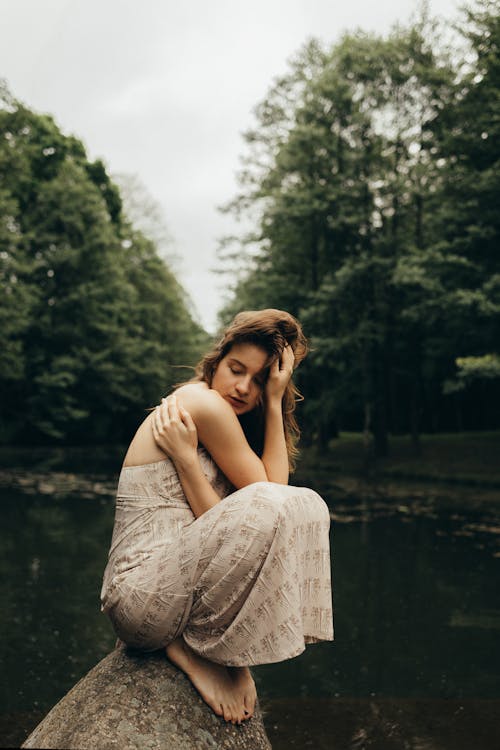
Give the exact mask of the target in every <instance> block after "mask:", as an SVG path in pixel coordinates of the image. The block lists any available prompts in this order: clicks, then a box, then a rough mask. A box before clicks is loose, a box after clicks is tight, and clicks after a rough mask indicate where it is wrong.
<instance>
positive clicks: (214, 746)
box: [22, 648, 271, 750]
mask: <svg viewBox="0 0 500 750" xmlns="http://www.w3.org/2000/svg"><path fill="white" fill-rule="evenodd" d="M22 747H23V748H67V749H68V750H95V749H96V748H99V750H111V749H112V750H222V749H224V750H226V749H227V750H233V749H234V750H240V748H241V750H270V748H271V745H270V743H269V740H268V738H267V736H266V732H265V729H264V725H263V723H262V716H261V713H260V710H259V709H258V708H257V710H256V712H255V715H254V716H253V717H252V718H251V719H249V720H247V721H244V722H243V723H242V724H241V725H239V726H238V725H233V724H230V723H229V724H228V723H226V722H225V721H224V719H222V718H220V717H219V716H216V715H215V714H214V712H213V711H212V710H211V709H210V708H209V707H208V706H207V705H206V703H204V701H203V700H202V699H201V697H200V696H199V695H198V693H197V691H196V690H195V689H194V687H193V686H192V685H191V683H190V682H189V680H188V679H187V678H186V677H185V676H184V674H183V673H182V672H180V671H179V670H178V669H177V668H176V667H174V666H173V665H172V664H171V663H170V662H169V661H168V660H167V658H166V657H165V655H164V654H163V653H162V652H156V653H154V654H137V653H131V652H129V651H127V650H125V649H121V648H118V649H115V651H113V652H112V653H110V654H109V655H108V656H106V658H105V659H103V660H102V661H101V662H99V664H97V666H95V667H94V668H93V669H92V670H91V671H90V672H89V673H88V674H87V675H86V676H85V677H83V678H82V679H81V680H80V682H78V683H77V684H76V685H75V687H74V688H72V689H71V690H70V691H69V693H68V694H67V695H65V696H64V698H63V699H62V700H60V701H59V703H58V704H57V705H56V706H54V708H53V709H52V710H51V711H50V712H49V713H48V714H47V716H46V717H45V718H44V719H43V721H41V722H40V724H39V725H38V726H37V727H36V728H35V729H34V730H33V732H32V733H31V734H30V736H29V737H28V739H27V740H26V741H25V742H24V744H23V745H22Z"/></svg>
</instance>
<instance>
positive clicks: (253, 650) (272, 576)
mask: <svg viewBox="0 0 500 750" xmlns="http://www.w3.org/2000/svg"><path fill="white" fill-rule="evenodd" d="M198 455H199V458H200V461H201V465H202V467H203V470H204V473H205V475H206V476H207V478H208V480H209V481H210V483H211V485H212V486H213V487H214V489H215V490H216V492H217V494H218V495H219V497H221V498H222V500H221V502H219V503H217V505H215V506H214V507H213V508H211V509H210V510H209V511H207V512H205V513H204V514H203V515H201V516H200V517H199V518H195V516H194V514H193V512H192V510H191V508H190V506H189V503H188V501H187V499H186V497H185V495H184V492H183V490H182V486H181V483H180V480H179V477H178V475H177V472H176V470H175V467H174V465H173V463H172V462H171V461H170V460H169V459H165V460H163V461H159V462H156V463H152V464H146V465H143V466H129V467H124V468H123V469H122V472H121V475H120V479H119V483H118V492H117V499H116V514H115V525H114V529H113V538H112V543H111V550H110V553H109V560H108V564H107V567H106V570H105V573H104V582H103V587H102V592H101V601H102V610H103V611H104V612H106V613H107V614H108V616H109V617H110V619H111V622H112V624H113V626H114V629H115V631H116V633H117V635H118V636H119V637H120V638H121V639H122V640H123V641H124V642H125V643H127V644H128V645H129V646H133V647H136V648H140V649H143V650H147V651H151V650H155V649H159V648H162V647H164V646H165V645H167V644H168V643H169V642H171V641H172V640H173V639H174V638H176V637H177V636H179V635H180V634H182V636H183V638H184V640H185V641H186V643H187V644H188V645H189V646H190V647H191V648H192V649H193V650H194V651H195V652H196V653H198V654H200V655H201V656H204V657H205V658H207V659H210V660H211V661H213V662H217V663H219V664H225V665H228V666H245V665H246V666H251V665H254V664H265V663H270V662H277V661H281V660H283V659H289V658H291V657H293V656H296V655H298V654H300V653H301V652H302V651H303V650H304V648H305V644H307V643H315V642H317V641H322V640H332V639H333V622H332V596H331V584H330V554H329V539H328V532H329V526H330V517H329V512H328V508H327V506H326V504H325V502H324V501H323V500H322V499H321V498H320V496H319V495H317V494H316V493H315V492H314V491H312V490H310V489H306V488H302V487H292V486H288V485H281V484H275V483H272V482H257V483H255V484H251V485H249V486H247V487H244V488H242V489H240V490H238V491H236V492H230V490H231V489H232V488H231V487H230V485H229V484H228V482H227V480H226V479H225V477H224V476H223V475H222V474H221V472H220V471H219V470H218V468H217V466H216V464H215V463H214V461H213V460H212V459H211V458H210V456H209V454H208V453H207V452H206V451H205V450H204V449H203V448H200V449H199V450H198Z"/></svg>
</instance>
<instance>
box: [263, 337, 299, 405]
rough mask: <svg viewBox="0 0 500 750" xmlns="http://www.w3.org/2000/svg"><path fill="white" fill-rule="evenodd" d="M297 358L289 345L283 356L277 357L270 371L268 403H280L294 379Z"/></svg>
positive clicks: (267, 387) (267, 384)
mask: <svg viewBox="0 0 500 750" xmlns="http://www.w3.org/2000/svg"><path fill="white" fill-rule="evenodd" d="M294 362H295V356H294V353H293V349H292V347H291V346H290V345H289V344H287V345H286V346H285V348H284V349H283V351H282V353H281V356H280V357H276V359H275V360H274V362H273V364H272V365H271V367H270V369H269V377H268V379H267V383H266V390H265V393H266V402H267V403H280V404H281V399H282V398H283V394H284V393H285V390H286V387H287V385H288V383H289V381H290V378H291V377H292V373H293V365H294Z"/></svg>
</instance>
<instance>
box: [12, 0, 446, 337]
mask: <svg viewBox="0 0 500 750" xmlns="http://www.w3.org/2000/svg"><path fill="white" fill-rule="evenodd" d="M458 6H459V2H458V0H430V9H431V13H432V14H433V15H440V16H441V17H444V18H445V19H449V20H450V21H451V20H453V19H456V17H457V15H458V11H457V8H458ZM415 7H416V3H415V2H414V1H413V0H411V1H410V0H379V1H378V2H373V0H350V1H349V2H346V3H340V1H339V0H337V2H333V0H252V2H249V0H245V1H243V0H0V77H3V78H6V79H7V83H8V85H9V87H10V89H11V91H12V93H13V94H14V95H15V96H16V97H17V98H19V99H21V100H22V101H24V102H25V103H26V104H27V105H28V106H29V107H31V108H33V109H36V110H38V111H41V112H49V113H50V114H52V115H53V116H54V117H55V119H56V122H57V123H58V124H59V126H60V127H61V128H62V130H63V131H64V132H65V133H68V134H69V133H71V134H74V135H76V136H77V137H78V138H80V139H81V140H82V141H83V142H84V144H85V146H86V147H87V150H88V154H89V157H90V158H92V159H95V158H102V159H103V161H104V162H105V164H106V165H107V167H108V170H109V171H110V172H111V173H123V172H125V173H131V174H134V175H137V176H138V177H139V179H140V180H141V182H142V183H143V184H144V185H145V186H146V188H147V189H148V191H149V192H150V193H151V194H152V196H153V197H154V198H155V199H156V200H157V201H158V203H159V204H160V205H161V207H162V209H163V211H164V216H165V221H166V224H167V226H168V227H169V230H170V232H171V234H172V235H173V237H174V240H175V251H176V252H177V253H178V254H179V255H180V256H181V262H180V264H179V265H178V267H177V268H178V271H180V280H181V281H182V283H183V284H184V286H185V287H186V289H187V291H188V292H189V293H190V295H191V297H192V299H193V301H194V303H195V305H196V307H197V309H198V312H199V315H200V318H201V322H202V323H203V324H204V326H205V327H206V328H208V329H209V330H213V329H214V327H215V315H216V311H217V308H218V307H219V305H220V302H221V298H222V296H223V290H222V289H221V288H220V284H221V281H220V278H219V277H217V276H215V275H214V274H212V273H211V271H210V269H211V268H213V267H214V265H215V249H216V247H217V239H218V238H219V237H221V236H223V235H225V234H230V233H231V232H232V231H233V230H234V224H233V220H232V219H231V217H228V216H225V215H222V214H220V213H219V212H218V211H217V206H219V205H221V204H223V203H225V202H226V201H228V200H230V199H231V198H232V197H234V195H235V193H236V189H237V188H236V181H235V173H236V171H237V170H238V167H239V161H238V157H239V155H240V154H242V153H243V152H244V144H243V139H242V137H241V133H242V132H243V131H245V130H246V129H247V128H248V127H249V126H250V125H251V124H252V115H251V111H252V109H253V107H254V106H255V105H256V104H257V103H258V102H259V101H260V100H261V99H263V98H264V96H265V95H266V92H267V90H268V88H269V87H270V85H271V83H272V81H273V78H274V77H275V76H277V75H280V74H282V73H284V72H285V71H286V69H287V60H288V59H289V58H290V57H291V56H292V55H293V54H294V53H295V52H296V51H297V50H298V49H299V48H300V47H301V46H302V44H303V43H304V42H305V41H306V40H307V39H308V38H309V37H311V36H315V37H318V38H320V39H322V40H324V41H325V42H327V43H331V42H334V41H335V40H336V39H337V38H338V37H339V35H340V34H341V32H342V31H345V30H354V29H356V28H363V29H364V30H367V31H379V32H386V31H388V30H389V28H390V26H391V25H392V24H393V23H395V22H396V21H401V22H403V23H404V22H407V20H408V18H409V16H410V15H411V13H412V12H413V11H414V10H415Z"/></svg>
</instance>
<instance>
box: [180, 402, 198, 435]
mask: <svg viewBox="0 0 500 750" xmlns="http://www.w3.org/2000/svg"><path fill="white" fill-rule="evenodd" d="M180 415H181V419H182V421H183V422H184V424H185V425H186V427H187V429H188V430H189V431H196V425H195V423H194V422H193V418H192V416H191V414H190V413H189V412H188V410H187V409H185V408H184V407H183V406H181V407H180Z"/></svg>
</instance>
